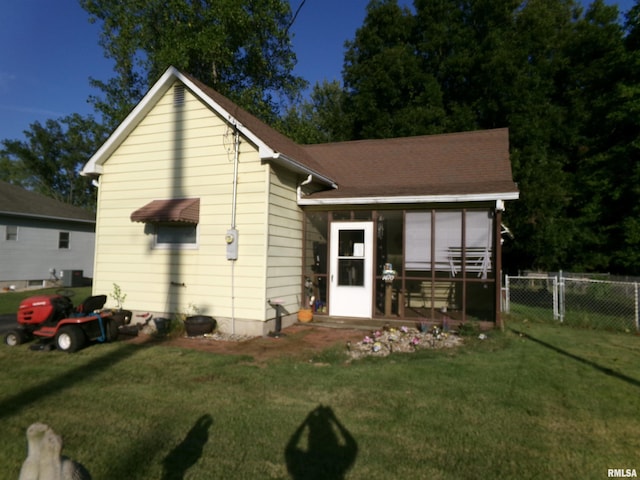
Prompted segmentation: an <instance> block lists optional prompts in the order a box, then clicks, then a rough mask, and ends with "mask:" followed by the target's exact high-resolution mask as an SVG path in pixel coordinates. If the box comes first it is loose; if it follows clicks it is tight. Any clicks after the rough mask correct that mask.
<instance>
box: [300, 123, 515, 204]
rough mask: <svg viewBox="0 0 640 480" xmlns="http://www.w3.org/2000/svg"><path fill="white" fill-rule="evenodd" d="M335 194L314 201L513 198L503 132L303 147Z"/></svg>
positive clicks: (320, 194)
mask: <svg viewBox="0 0 640 480" xmlns="http://www.w3.org/2000/svg"><path fill="white" fill-rule="evenodd" d="M304 148H305V150H306V151H307V152H308V153H309V154H311V155H312V156H313V157H314V158H316V159H317V160H318V161H319V162H321V163H322V168H323V171H325V172H326V174H327V175H328V176H330V177H331V178H333V179H334V180H335V181H336V183H337V184H338V189H337V190H326V191H322V192H317V193H314V194H312V195H311V197H313V198H349V197H372V196H378V197H380V196H398V195H403V196H404V195H409V196H411V195H421V196H423V195H461V194H485V193H511V192H517V191H518V188H517V186H516V184H515V183H514V182H513V179H512V175H511V164H510V161H509V132H508V130H507V129H506V128H502V129H495V130H482V131H473V132H463V133H452V134H444V135H427V136H417V137H406V138H391V139H384V140H361V141H354V142H340V143H327V144H318V145H307V146H305V147H304Z"/></svg>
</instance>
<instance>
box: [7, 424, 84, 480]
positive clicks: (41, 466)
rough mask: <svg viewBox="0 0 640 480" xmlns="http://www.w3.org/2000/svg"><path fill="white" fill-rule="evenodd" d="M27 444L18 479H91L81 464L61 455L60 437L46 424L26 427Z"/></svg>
mask: <svg viewBox="0 0 640 480" xmlns="http://www.w3.org/2000/svg"><path fill="white" fill-rule="evenodd" d="M27 446H28V451H27V458H26V460H25V461H24V463H23V464H22V468H21V469H20V477H18V480H91V475H89V472H87V470H86V469H85V468H84V467H83V466H82V465H80V464H79V463H77V462H74V461H73V460H71V459H69V458H67V457H65V456H63V455H61V452H62V437H61V436H60V435H57V434H56V433H55V432H54V431H53V430H52V429H51V427H49V426H48V425H45V424H44V423H34V424H32V425H31V426H30V427H29V428H28V429H27Z"/></svg>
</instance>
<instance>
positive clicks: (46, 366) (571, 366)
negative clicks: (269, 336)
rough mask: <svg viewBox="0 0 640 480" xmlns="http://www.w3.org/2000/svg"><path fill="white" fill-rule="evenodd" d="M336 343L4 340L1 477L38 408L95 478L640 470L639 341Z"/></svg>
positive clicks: (563, 474)
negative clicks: (238, 352) (430, 345)
mask: <svg viewBox="0 0 640 480" xmlns="http://www.w3.org/2000/svg"><path fill="white" fill-rule="evenodd" d="M340 350H341V349H338V348H333V349H330V350H328V351H325V352H321V353H319V354H318V356H317V357H316V358H314V359H312V360H311V361H300V360H294V359H287V358H283V359H280V360H277V361H272V362H270V363H267V364H265V365H257V364H255V363H253V362H251V361H249V360H250V359H248V358H245V357H231V356H222V355H214V354H207V353H202V352H196V351H191V350H183V349H178V348H174V347H168V346H161V345H156V346H153V347H149V346H145V345H137V346H136V345H131V344H127V343H124V342H120V343H113V344H100V345H95V346H92V347H90V348H87V349H84V350H82V351H80V352H78V353H76V354H71V355H68V354H63V353H60V352H55V351H54V352H36V351H31V350H29V349H28V348H26V347H25V346H19V347H14V348H9V347H7V346H4V345H3V346H2V347H0V366H1V367H2V368H1V369H0V422H2V425H3V434H2V435H1V436H0V464H1V465H3V466H4V470H5V478H17V477H18V473H19V469H20V465H21V463H22V461H23V460H24V458H25V436H24V434H25V430H26V428H27V427H28V426H29V425H30V424H31V423H33V422H36V421H41V422H45V423H48V424H50V425H51V426H52V427H53V428H54V430H55V431H56V432H58V433H60V434H61V435H62V437H63V439H64V441H65V449H64V453H66V454H67V455H68V456H70V457H72V458H74V459H76V460H78V461H80V462H82V463H83V464H84V465H85V466H86V467H87V468H88V469H89V471H90V472H91V473H92V475H93V478H94V479H97V480H99V479H113V478H129V479H173V478H188V479H191V480H194V479H211V478H225V479H230V480H233V479H286V478H305V479H312V478H325V479H332V478H342V477H341V476H340V475H339V474H340V473H341V472H335V471H332V470H331V468H330V467H331V466H334V467H335V468H337V469H339V470H343V471H344V470H345V469H348V470H347V473H346V475H345V477H344V478H347V479H374V480H375V479H389V478H429V479H466V478H469V479H471V478H473V479H475V478H505V479H533V478H563V479H574V478H575V479H589V478H597V479H599V478H606V476H607V469H608V468H639V465H638V464H637V458H638V456H637V452H638V450H639V449H640V419H639V418H638V415H637V412H638V411H640V395H639V393H640V363H639V362H638V358H639V354H640V337H637V336H633V335H625V334H618V333H611V332H594V331H583V330H576V329H570V328H567V327H559V326H552V325H548V324H543V323H536V322H533V321H527V322H524V321H519V322H516V321H510V322H508V323H507V329H506V330H505V332H498V331H496V332H489V338H488V339H487V340H484V341H480V340H478V339H477V338H470V339H469V341H468V343H467V345H466V346H465V347H463V348H461V349H458V350H456V351H421V352H418V353H414V354H405V355H392V356H391V357H388V358H386V359H377V358H376V359H374V358H368V359H365V360H361V361H358V362H352V363H347V362H345V357H344V356H343V354H342V353H341V351H340ZM320 405H322V406H324V407H326V408H323V409H320V410H318V409H317V408H318V406H320ZM341 429H342V430H341ZM345 432H347V433H346V435H345ZM298 435H299V436H298ZM347 438H348V439H351V443H350V442H349V441H347V440H345V439H347ZM294 447H298V448H294ZM327 458H328V459H330V460H327ZM287 460H288V464H289V467H288V466H287ZM340 460H341V461H340ZM289 469H292V470H294V469H297V470H296V472H297V473H296V475H293V474H290V471H289Z"/></svg>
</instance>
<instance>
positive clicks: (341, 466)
mask: <svg viewBox="0 0 640 480" xmlns="http://www.w3.org/2000/svg"><path fill="white" fill-rule="evenodd" d="M305 430H306V431H307V432H308V436H307V440H306V449H305V448H304V447H303V445H304V443H305V442H304V440H303V438H302V437H303V433H304V432H305ZM301 444H302V445H301ZM357 454H358V444H357V443H356V441H355V439H354V438H353V437H352V436H351V434H350V433H349V431H348V430H347V429H346V428H345V427H344V426H343V425H342V424H341V423H340V422H339V421H338V419H337V418H336V416H335V414H334V413H333V410H332V409H331V407H324V406H322V405H320V406H318V407H317V408H316V409H314V410H313V411H312V412H311V413H309V415H307V418H306V419H305V420H304V422H302V424H301V425H300V426H299V427H298V429H297V430H296V431H295V432H294V434H293V435H292V436H291V438H290V439H289V443H288V444H287V447H286V449H285V459H286V461H287V470H288V471H289V474H290V475H291V477H292V478H293V479H294V480H300V479H304V480H314V479H323V480H340V479H343V478H344V475H345V474H346V473H347V470H349V468H351V466H352V465H353V464H354V462H355V459H356V455H357Z"/></svg>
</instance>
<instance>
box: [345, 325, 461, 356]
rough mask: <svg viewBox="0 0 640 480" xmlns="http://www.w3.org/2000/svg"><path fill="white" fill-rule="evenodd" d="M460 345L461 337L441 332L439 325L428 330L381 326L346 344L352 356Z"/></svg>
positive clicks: (378, 354) (387, 353)
mask: <svg viewBox="0 0 640 480" xmlns="http://www.w3.org/2000/svg"><path fill="white" fill-rule="evenodd" d="M460 345H462V338H461V337H460V336H458V335H456V334H454V333H449V332H443V331H442V330H441V329H440V328H439V327H436V326H434V327H432V328H431V329H429V330H424V331H423V330H418V329H417V328H409V327H404V326H403V327H400V328H398V329H396V328H393V327H391V328H383V329H381V330H376V331H374V332H372V333H371V334H370V335H367V336H365V337H364V338H363V339H362V340H361V341H360V342H358V343H356V344H348V345H347V347H348V351H349V355H350V356H351V357H352V358H362V357H365V356H376V357H386V356H387V355H389V354H390V353H393V352H415V351H416V350H420V349H426V348H453V347H458V346H460Z"/></svg>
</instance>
